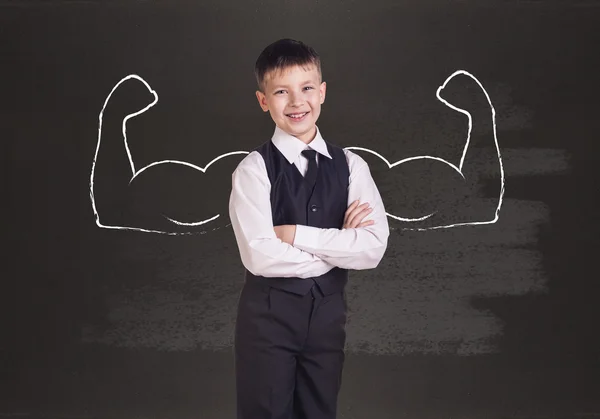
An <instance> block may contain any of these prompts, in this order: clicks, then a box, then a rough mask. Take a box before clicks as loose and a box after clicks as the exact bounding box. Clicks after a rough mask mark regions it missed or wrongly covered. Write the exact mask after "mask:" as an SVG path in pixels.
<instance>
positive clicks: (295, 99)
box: [290, 93, 302, 107]
mask: <svg viewBox="0 0 600 419" xmlns="http://www.w3.org/2000/svg"><path fill="white" fill-rule="evenodd" d="M290 105H291V106H294V107H298V106H300V105H302V99H301V98H300V95H298V94H297V93H292V94H291V95H290Z"/></svg>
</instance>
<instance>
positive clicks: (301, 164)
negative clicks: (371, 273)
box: [229, 39, 389, 419]
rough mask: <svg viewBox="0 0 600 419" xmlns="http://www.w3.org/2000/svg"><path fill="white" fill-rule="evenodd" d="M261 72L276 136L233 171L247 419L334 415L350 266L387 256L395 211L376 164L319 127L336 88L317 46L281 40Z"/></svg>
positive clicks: (241, 388) (261, 60)
mask: <svg viewBox="0 0 600 419" xmlns="http://www.w3.org/2000/svg"><path fill="white" fill-rule="evenodd" d="M255 75H256V79H257V83H258V91H257V92H256V97H257V99H258V102H259V104H260V106H261V108H262V110H263V111H264V112H269V114H270V116H271V118H272V119H273V122H275V132H274V133H273V136H272V138H271V140H270V141H268V142H266V143H264V144H262V145H261V146H259V147H258V148H256V149H255V150H253V151H252V152H251V153H250V154H248V156H246V157H245V158H244V159H243V160H242V161H241V162H240V164H239V165H238V167H237V168H236V170H235V171H234V173H233V175H232V191H231V197H230V202H229V213H230V218H231V223H232V227H233V231H234V234H235V237H236V241H237V244H238V247H239V251H240V257H241V260H242V263H243V265H244V267H245V268H246V275H245V283H244V287H243V289H242V292H241V294H240V298H239V302H238V313H237V319H236V327H235V344H234V347H235V367H236V368H235V369H236V391H237V418H238V419H267V418H268V419H334V418H336V411H337V398H338V393H339V390H340V386H341V378H342V369H343V364H344V357H345V356H344V347H345V342H346V332H345V326H346V310H347V305H346V294H345V285H346V283H347V281H348V271H349V270H351V269H354V270H361V269H373V268H375V267H377V265H378V264H379V262H380V261H381V259H382V257H383V255H384V253H385V250H386V248H387V240H388V236H389V228H388V223H387V218H386V213H385V209H384V207H383V203H382V200H381V197H380V194H379V191H378V190H377V187H376V186H375V183H374V181H373V179H372V177H371V173H370V170H369V167H368V165H367V163H366V162H365V161H364V160H363V159H362V158H361V157H359V156H358V155H356V154H354V153H352V152H350V151H349V150H344V149H342V148H340V147H338V146H336V145H334V144H332V143H330V142H328V141H325V140H324V139H323V137H322V135H321V133H320V131H319V129H318V127H317V125H316V122H317V120H318V118H319V115H320V113H321V105H322V104H323V102H324V100H325V91H326V83H325V82H324V81H322V74H321V62H320V58H319V56H318V54H317V53H316V52H315V50H314V49H313V48H311V47H309V46H307V45H305V44H303V43H302V42H298V41H294V40H291V39H282V40H279V41H277V42H274V43H273V44H271V45H269V46H268V47H266V48H265V49H264V50H263V51H262V53H261V54H260V56H259V57H258V60H257V61H256V66H255ZM369 205H370V206H369Z"/></svg>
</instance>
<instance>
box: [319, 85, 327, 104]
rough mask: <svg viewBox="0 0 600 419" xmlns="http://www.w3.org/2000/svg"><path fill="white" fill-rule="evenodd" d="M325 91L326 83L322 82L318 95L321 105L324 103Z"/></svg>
mask: <svg viewBox="0 0 600 419" xmlns="http://www.w3.org/2000/svg"><path fill="white" fill-rule="evenodd" d="M326 91H327V83H325V82H322V83H321V85H320V86H319V95H320V99H321V105H322V104H323V102H325V92H326Z"/></svg>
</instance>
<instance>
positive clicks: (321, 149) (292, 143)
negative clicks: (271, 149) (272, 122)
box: [271, 126, 331, 163]
mask: <svg viewBox="0 0 600 419" xmlns="http://www.w3.org/2000/svg"><path fill="white" fill-rule="evenodd" d="M316 128H317V134H316V135H315V138H314V139H313V140H312V141H311V142H310V143H309V144H308V145H306V144H304V143H303V142H302V140H300V139H298V138H297V137H294V136H293V135H290V134H288V133H287V132H285V131H284V130H282V129H281V128H279V127H278V126H275V132H274V133H273V137H272V138H271V141H273V144H274V145H275V147H277V149H278V150H279V151H280V152H281V154H283V156H284V157H285V158H286V160H287V161H288V162H290V163H294V162H295V161H296V159H297V158H298V156H299V155H300V153H302V151H303V150H307V149H313V150H315V151H316V152H317V153H319V154H322V155H323V156H325V157H328V158H330V159H331V156H330V155H329V151H328V150H327V144H325V140H324V139H323V137H322V136H321V132H320V131H319V127H316Z"/></svg>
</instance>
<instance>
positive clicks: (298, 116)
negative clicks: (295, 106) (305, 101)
mask: <svg viewBox="0 0 600 419" xmlns="http://www.w3.org/2000/svg"><path fill="white" fill-rule="evenodd" d="M307 114H308V112H302V113H288V114H287V115H286V116H287V117H289V118H292V119H302V118H304V116H305V115H307Z"/></svg>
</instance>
